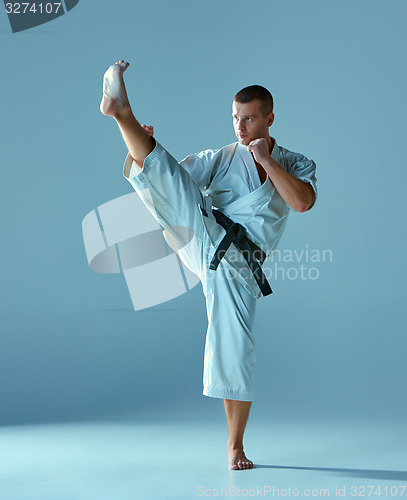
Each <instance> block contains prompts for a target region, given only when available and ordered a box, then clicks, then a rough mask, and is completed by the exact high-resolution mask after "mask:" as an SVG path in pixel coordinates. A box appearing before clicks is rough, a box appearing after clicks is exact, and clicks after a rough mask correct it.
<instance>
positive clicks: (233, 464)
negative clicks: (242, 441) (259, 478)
mask: <svg viewBox="0 0 407 500" xmlns="http://www.w3.org/2000/svg"><path fill="white" fill-rule="evenodd" d="M227 449H228V463H229V469H231V470H243V469H253V467H254V466H253V462H252V461H251V460H249V459H248V458H247V457H246V455H245V454H244V451H243V447H240V448H233V447H232V446H229V445H228V446H227Z"/></svg>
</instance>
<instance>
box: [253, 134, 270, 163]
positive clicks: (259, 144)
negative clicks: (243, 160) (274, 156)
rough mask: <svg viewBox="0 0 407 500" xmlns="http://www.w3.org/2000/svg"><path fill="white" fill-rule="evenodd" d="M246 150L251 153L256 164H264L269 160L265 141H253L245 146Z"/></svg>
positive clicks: (267, 146) (262, 139)
mask: <svg viewBox="0 0 407 500" xmlns="http://www.w3.org/2000/svg"><path fill="white" fill-rule="evenodd" d="M247 150H248V151H250V153H253V156H254V159H255V160H256V161H257V163H260V165H261V164H262V163H264V161H265V160H267V159H269V158H270V152H269V145H268V143H267V139H264V137H262V138H261V139H255V140H254V141H252V142H251V143H250V144H248V146H247Z"/></svg>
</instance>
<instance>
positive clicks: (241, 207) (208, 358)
mask: <svg viewBox="0 0 407 500" xmlns="http://www.w3.org/2000/svg"><path fill="white" fill-rule="evenodd" d="M272 157H273V158H274V159H275V160H276V161H277V162H278V163H279V164H280V165H281V166H282V167H283V168H284V169H286V170H287V172H289V173H290V174H292V175H293V176H294V177H296V178H298V179H300V180H302V181H303V182H307V183H310V184H311V186H312V188H313V190H314V192H315V195H317V188H316V177H315V169H316V166H315V163H314V162H313V161H312V160H309V159H307V158H306V157H305V156H303V155H301V154H299V153H294V152H292V151H289V150H287V149H285V148H283V147H281V146H278V145H277V142H276V141H275V142H274V147H273V151H272ZM124 176H125V177H126V178H127V179H128V181H129V182H130V183H131V185H132V186H133V188H134V189H135V190H136V192H137V193H138V195H139V196H140V197H141V199H142V200H143V202H144V203H145V205H146V206H147V208H148V209H149V210H150V212H151V213H152V214H153V215H154V217H155V218H156V219H157V220H158V222H159V223H160V224H161V225H162V226H163V227H164V229H165V231H164V236H165V238H166V240H167V242H168V244H169V245H170V246H171V248H173V249H174V250H175V251H176V252H177V253H178V255H179V257H180V258H181V259H182V261H183V262H184V263H185V265H186V266H187V267H188V268H189V269H190V270H191V271H192V272H194V273H195V274H196V275H197V276H198V277H199V278H200V280H201V282H202V288H203V292H204V294H205V298H206V308H207V315H208V330H207V335H206V342H205V355H204V374H203V394H204V395H206V396H210V397H216V398H222V399H234V400H239V401H252V399H253V382H254V369H255V363H256V353H255V339H254V335H253V323H254V315H255V309H256V302H257V299H258V298H260V297H261V296H262V294H261V291H260V289H259V286H258V285H257V282H256V280H255V279H254V277H253V275H252V273H251V271H250V269H249V267H248V265H247V262H246V260H245V259H244V257H243V256H242V254H241V253H240V252H239V251H238V250H237V249H236V247H235V246H234V245H233V244H232V245H231V246H230V248H229V249H228V251H227V252H226V254H225V256H224V258H223V259H222V260H221V262H220V264H219V266H218V268H217V270H216V271H215V270H210V269H209V264H210V262H211V260H212V257H213V254H214V252H215V249H216V248H217V247H218V245H219V243H220V241H221V240H222V239H223V237H224V235H225V230H224V229H223V228H222V227H221V226H220V225H219V224H218V223H217V222H216V220H215V219H214V217H213V215H212V213H211V210H210V209H211V207H214V208H217V209H219V210H220V211H221V212H223V213H224V214H226V215H227V216H228V217H230V219H232V220H233V221H234V222H239V223H240V224H241V225H242V226H244V227H245V228H246V231H247V236H248V237H249V238H250V239H251V240H252V241H253V242H254V243H255V244H256V245H258V246H259V247H260V248H261V249H262V250H263V251H264V252H265V253H266V255H267V257H268V258H270V256H271V254H272V251H273V250H274V249H275V247H276V245H277V244H278V242H279V240H280V238H281V236H282V234H283V231H284V228H285V225H286V223H287V217H288V214H289V212H290V211H292V209H291V208H290V207H289V205H287V203H286V202H285V201H284V200H283V199H282V198H281V196H280V195H279V193H278V192H277V190H276V189H275V188H274V185H273V183H272V182H271V180H270V179H269V177H267V179H266V180H265V182H264V183H263V184H261V182H260V178H259V175H258V172H257V168H256V165H255V162H254V159H253V157H252V155H251V153H249V152H248V151H247V148H246V146H243V145H241V144H239V143H233V144H230V145H228V146H225V147H224V148H221V149H219V150H216V151H214V150H206V151H202V152H201V153H199V154H195V155H191V156H188V157H187V158H185V159H184V160H182V161H181V162H179V163H178V162H177V161H176V160H175V159H174V158H173V157H172V156H171V155H170V154H169V153H168V152H167V151H166V150H165V149H164V148H163V147H162V146H161V145H160V144H159V143H158V142H156V145H155V148H154V150H153V151H152V152H151V153H150V154H149V155H148V156H147V158H146V159H145V161H144V164H143V168H142V169H140V167H139V166H138V165H137V164H136V163H135V162H134V161H133V160H132V158H131V156H130V155H127V158H126V160H125V163H124ZM200 207H203V208H206V211H207V213H208V217H205V216H204V215H203V214H202V212H201V209H200ZM271 285H272V283H271Z"/></svg>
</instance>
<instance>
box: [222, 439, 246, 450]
mask: <svg viewBox="0 0 407 500" xmlns="http://www.w3.org/2000/svg"><path fill="white" fill-rule="evenodd" d="M226 446H227V447H228V449H230V450H243V441H239V440H231V439H228V442H227V443H226Z"/></svg>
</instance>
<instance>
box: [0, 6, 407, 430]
mask: <svg viewBox="0 0 407 500" xmlns="http://www.w3.org/2000/svg"><path fill="white" fill-rule="evenodd" d="M406 13H407V8H406V4H405V2H404V1H401V0H400V1H399V0H393V1H392V2H386V3H385V2H382V1H380V2H379V1H376V0H369V1H359V2H357V3H356V2H350V1H348V0H345V1H341V2H326V1H318V0H312V1H303V0H292V1H288V2H276V1H270V0H268V1H256V2H251V3H249V2H247V1H246V2H243V1H241V0H234V1H231V0H223V1H221V2H219V1H213V0H209V1H208V0H207V1H205V2H199V3H198V2H191V1H186V0H182V1H181V0H179V1H177V0H175V1H171V2H168V1H157V0H152V1H150V2H134V1H132V0H120V1H119V0H117V1H114V2H113V1H109V2H108V1H101V0H99V1H98V2H86V1H85V0H81V2H80V3H79V4H78V5H77V6H76V7H75V8H74V9H72V10H71V11H70V12H69V13H67V14H66V15H64V16H62V17H60V18H58V19H56V20H54V21H52V22H50V23H47V24H46V25H42V26H40V27H38V28H34V29H32V30H29V31H25V32H21V33H16V34H12V33H11V29H10V26H9V24H8V19H7V16H6V14H5V12H4V11H3V13H0V38H1V43H0V57H1V63H2V79H1V97H2V99H1V101H2V104H1V115H0V116H1V122H0V123H1V135H0V144H1V174H2V182H1V192H2V194H1V238H2V245H1V305H0V307H1V318H0V319H1V339H0V342H1V350H0V384H1V388H0V399H1V402H2V404H1V415H0V423H1V424H3V425H4V424H19V423H31V422H33V423H35V422H46V421H57V420H70V419H86V418H97V417H100V416H109V415H130V416H131V415H138V416H139V415H153V414H162V413H165V414H170V413H171V414H173V415H178V414H181V413H182V414H183V415H188V414H191V415H194V414H200V415H203V414H205V413H207V414H208V415H212V414H213V413H214V411H216V412H220V411H221V408H220V405H221V402H220V400H213V399H211V398H205V397H203V396H202V395H201V392H202V368H203V347H204V340H205V332H206V312H205V303H204V298H203V295H202V291H201V288H200V286H197V287H195V288H194V289H193V290H192V291H190V292H189V293H187V294H185V295H182V296H180V297H178V298H177V299H174V300H172V301H170V302H167V303H165V304H161V305H160V306H156V307H154V308H151V309H149V310H145V311H140V312H137V313H136V312H134V311H132V305H131V300H130V296H129V293H128V290H127V288H126V285H125V282H124V278H123V276H121V275H104V274H96V273H94V272H92V271H90V269H89V267H88V263H87V260H86V255H85V251H84V246H83V239H82V232H81V221H82V219H83V217H84V216H85V215H86V214H87V213H88V212H90V211H91V210H93V209H94V208H96V207H97V206H99V205H101V204H103V203H105V202H107V201H109V200H112V199H114V198H117V197H119V196H122V195H123V194H126V193H129V192H131V187H130V185H129V184H128V183H127V181H126V180H125V179H124V178H123V176H122V164H123V161H124V157H125V153H126V149H125V145H124V142H123V140H122V138H121V136H120V133H119V131H118V129H117V127H116V124H115V122H114V120H112V119H110V118H107V117H104V116H103V115H102V114H101V113H100V112H99V102H100V98H101V95H102V77H103V73H104V71H105V70H106V69H107V68H108V66H109V65H110V64H112V63H114V62H115V61H116V60H118V59H124V60H128V61H129V62H130V63H131V66H130V68H129V69H128V70H127V72H126V83H127V88H128V93H129V96H130V100H131V102H132V105H133V108H134V112H135V114H136V116H137V117H138V118H139V119H140V121H141V122H143V123H147V124H153V125H154V127H155V133H156V137H157V139H158V140H159V141H160V142H161V143H162V144H163V145H164V146H165V147H166V148H167V149H168V150H169V151H171V153H172V154H173V155H174V156H175V157H177V158H179V159H181V158H183V157H184V156H186V155H187V154H189V153H193V152H197V151H200V150H202V149H206V148H218V147H221V146H223V145H225V144H228V143H230V142H233V141H234V140H235V137H234V134H233V127H232V121H231V101H232V98H233V96H234V94H235V93H236V92H237V91H238V90H240V89H241V88H242V87H243V86H246V85H249V84H253V83H257V84H261V85H264V86H266V87H267V88H269V89H270V91H271V92H272V94H273V96H274V100H275V122H274V124H273V126H272V128H271V129H270V134H271V135H272V136H273V137H275V138H276V139H277V142H278V144H280V145H282V146H284V147H286V148H288V149H291V150H294V151H298V152H301V153H303V154H304V155H306V156H307V157H308V158H312V159H313V160H314V161H315V162H316V163H317V168H318V187H319V199H318V202H317V204H316V205H315V207H314V208H313V209H312V210H311V211H310V212H308V213H305V214H297V213H296V214H292V215H291V216H290V221H289V223H288V227H287V230H286V233H285V235H284V237H283V239H282V241H281V245H280V248H281V249H284V248H287V249H297V250H298V251H301V249H303V248H305V247H306V245H308V246H309V248H310V249H317V250H320V251H322V250H323V249H331V250H332V254H333V261H332V262H327V263H321V264H320V265H319V270H320V276H319V279H318V280H314V281H313V280H299V279H298V280H277V281H276V282H275V284H274V286H273V289H274V291H275V293H274V294H273V295H272V296H271V297H269V298H267V299H262V300H261V301H260V302H259V304H258V312H257V317H256V336H257V347H258V367H257V373H256V399H255V403H254V404H253V410H252V414H253V413H254V412H257V415H260V414H262V415H269V414H273V415H274V416H278V417H280V418H282V419H285V418H292V417H295V418H303V417H304V418H305V417H309V418H321V419H324V418H339V419H346V418H350V419H352V418H361V419H363V420H368V419H372V418H384V419H393V418H395V419H397V418H400V419H402V418H403V417H404V415H405V412H406V410H407V399H406V397H405V395H406V394H405V382H406V372H407V369H406V366H407V365H406V362H405V352H406V347H407V340H406V335H405V331H406V329H405V324H404V318H405V291H404V287H405V283H406V265H405V258H404V254H405V244H406V232H405V216H404V199H405V186H406V181H407V178H406V177H407V176H406V163H405V154H404V146H403V144H404V140H405V135H406V126H405V111H406V106H405V105H406V94H405V89H406V84H407V82H406V75H407V72H406V65H405V54H404V51H405V46H406V38H407V36H406V31H405V17H406ZM214 407H216V408H217V409H214Z"/></svg>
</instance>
